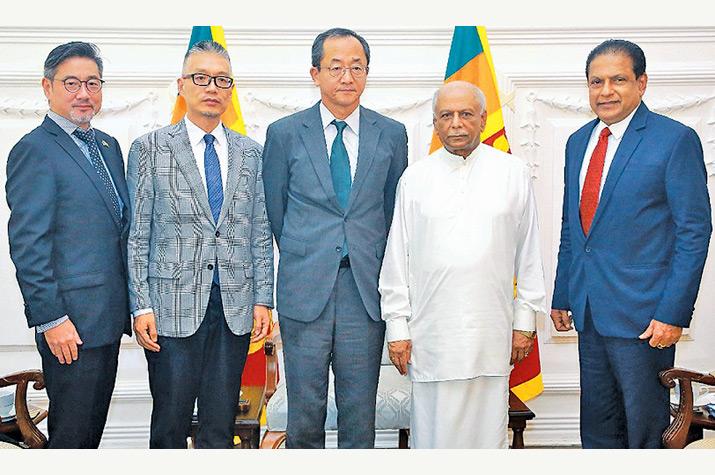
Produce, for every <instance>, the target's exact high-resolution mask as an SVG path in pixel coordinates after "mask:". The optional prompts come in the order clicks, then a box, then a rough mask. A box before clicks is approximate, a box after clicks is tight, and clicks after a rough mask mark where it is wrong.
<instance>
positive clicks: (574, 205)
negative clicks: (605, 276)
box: [564, 119, 598, 239]
mask: <svg viewBox="0 0 715 475" xmlns="http://www.w3.org/2000/svg"><path fill="white" fill-rule="evenodd" d="M596 124H598V119H595V120H593V121H591V124H590V127H587V128H585V129H584V131H583V133H582V134H581V135H580V136H579V137H576V142H575V143H574V146H573V147H574V164H573V166H572V167H571V169H570V171H569V181H570V183H572V185H571V187H570V188H569V196H568V199H569V210H570V211H571V216H570V222H572V223H576V224H575V225H576V226H578V229H579V230H580V234H579V235H580V236H582V237H583V238H584V239H586V235H585V234H584V232H583V226H581V206H580V205H581V184H580V182H581V167H583V161H584V159H585V155H586V148H587V147H588V141H589V139H590V138H591V134H592V133H593V128H594V127H596ZM564 199H566V198H564ZM591 228H592V229H593V226H592V227H591Z"/></svg>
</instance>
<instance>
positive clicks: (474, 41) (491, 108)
mask: <svg viewBox="0 0 715 475" xmlns="http://www.w3.org/2000/svg"><path fill="white" fill-rule="evenodd" d="M450 81H467V82H470V83H472V84H474V85H476V86H477V87H479V89H481V90H482V92H484V95H485V96H486V98H487V125H486V127H485V128H484V132H482V136H481V141H482V143H485V144H487V145H491V146H492V147H494V148H497V149H499V150H502V151H504V152H507V153H511V150H510V148H509V142H508V141H507V138H506V131H505V130H504V118H503V117H502V111H501V101H500V100H499V91H498V90H497V81H496V75H495V74H494V63H493V62H492V55H491V53H490V52H489V42H488V41H487V31H486V29H485V28H484V27H483V26H455V27H454V34H453V35H452V46H451V47H450V49H449V60H448V61H447V73H446V74H445V76H444V82H445V83H448V82H450ZM440 147H442V143H441V142H440V141H439V137H437V134H435V133H433V135H432V145H431V146H430V153H432V152H434V151H435V150H438V149H439V148H440ZM514 291H515V292H516V286H515V287H514ZM509 387H510V388H511V390H512V391H514V394H516V395H517V396H518V397H519V399H521V400H522V401H527V400H529V399H531V398H533V397H535V396H538V395H539V394H541V392H542V391H543V390H544V383H543V380H542V379H541V363H540V360H539V341H538V338H537V339H536V340H535V341H534V349H533V350H532V351H531V353H529V356H527V357H526V358H525V359H523V360H522V361H521V362H520V363H517V364H516V365H515V366H514V369H513V370H512V372H511V377H510V378H509Z"/></svg>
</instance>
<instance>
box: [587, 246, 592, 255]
mask: <svg viewBox="0 0 715 475" xmlns="http://www.w3.org/2000/svg"><path fill="white" fill-rule="evenodd" d="M590 252H591V248H590V247H589V246H586V253H587V254H588V253H590Z"/></svg>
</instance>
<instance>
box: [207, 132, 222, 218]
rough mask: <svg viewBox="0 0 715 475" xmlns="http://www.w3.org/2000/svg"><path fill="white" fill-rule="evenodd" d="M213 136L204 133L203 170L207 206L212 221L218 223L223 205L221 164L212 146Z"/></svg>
mask: <svg viewBox="0 0 715 475" xmlns="http://www.w3.org/2000/svg"><path fill="white" fill-rule="evenodd" d="M214 140H215V139H214V136H213V135H211V134H206V135H204V142H206V149H205V150H204V172H205V174H206V192H207V193H208V195H209V206H210V207H211V214H212V215H213V218H214V222H215V223H218V217H219V215H220V214H221V206H223V187H222V186H221V164H220V163H219V161H218V154H217V153H216V148H214Z"/></svg>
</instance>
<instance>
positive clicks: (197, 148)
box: [184, 117, 228, 196]
mask: <svg viewBox="0 0 715 475" xmlns="http://www.w3.org/2000/svg"><path fill="white" fill-rule="evenodd" d="M184 122H185V124H186V132H188V134H189V142H190V143H191V150H193V152H194V158H195V159H196V166H197V167H199V173H200V174H201V183H203V184H204V191H206V170H205V169H204V151H205V150H206V142H205V141H204V135H206V132H204V131H203V130H202V129H200V128H199V126H197V125H196V124H194V123H193V122H191V121H190V120H189V118H188V117H186V118H184ZM209 133H210V134H211V135H213V136H214V148H215V149H216V154H217V155H218V163H219V165H221V188H222V189H224V190H225V189H226V177H227V176H228V139H227V138H226V131H225V130H224V128H223V124H222V123H221V122H219V124H218V125H217V126H216V128H215V129H213V130H212V131H211V132H209ZM206 194H207V196H208V191H207V192H206Z"/></svg>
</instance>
